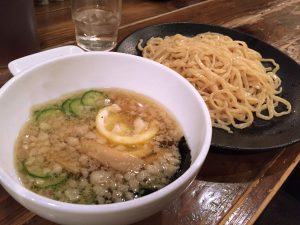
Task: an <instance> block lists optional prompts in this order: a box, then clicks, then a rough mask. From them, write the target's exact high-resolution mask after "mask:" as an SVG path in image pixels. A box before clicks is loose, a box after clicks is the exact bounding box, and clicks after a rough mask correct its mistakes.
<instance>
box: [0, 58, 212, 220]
mask: <svg viewBox="0 0 300 225" xmlns="http://www.w3.org/2000/svg"><path fill="white" fill-rule="evenodd" d="M110 87H118V88H124V89H129V90H133V91H136V92H138V93H142V94H145V95H147V96H149V97H151V98H153V99H155V100H157V101H158V102H160V103H161V104H163V105H164V106H165V107H166V108H167V109H168V110H169V111H170V112H172V113H173V115H174V116H175V117H176V118H177V120H178V122H179V123H180V124H181V126H182V128H183V131H184V135H185V137H186V139H187V143H188V145H189V147H190V149H191V155H192V164H191V166H190V168H189V169H188V170H187V171H186V172H185V173H184V174H183V175H182V176H180V177H179V178H178V179H177V180H175V181H174V182H172V183H171V184H169V185H168V186H166V187H164V188H162V189H161V190H159V191H156V192H154V193H152V194H149V195H147V196H144V197H141V198H139V199H135V200H131V201H127V202H122V203H113V204H108V205H78V204H69V203H63V202H58V201H55V200H51V199H48V198H45V197H42V196H39V195H37V194H35V193H33V192H31V191H29V190H27V189H26V188H24V187H23V186H22V184H21V182H20V180H19V179H18V176H17V173H16V170H15V166H14V144H15V141H16V137H17V135H18V133H19V131H20V128H21V127H22V126H23V124H24V123H25V121H26V120H27V119H28V117H29V112H30V108H31V106H33V105H35V104H38V103H42V102H45V101H47V100H49V99H54V98H57V97H59V96H61V95H62V94H65V93H68V92H72V91H75V90H80V89H87V88H110ZM0 108H1V110H0V130H1V132H0V155H1V157H0V181H1V184H2V185H3V187H4V188H5V189H6V190H7V191H8V192H9V193H10V195H11V196H13V197H14V198H15V199H16V200H17V201H18V202H19V203H21V204H22V205H23V206H25V207H26V208H28V209H29V210H31V211H32V212H34V213H36V214H37V215H39V216H41V217H44V218H46V219H48V220H51V221H54V222H57V223H60V224H73V225H74V224H89V225H91V224H105V225H109V224H130V223H133V222H136V221H138V220H141V219H143V218H145V217H148V216H150V215H152V214H154V213H156V212H158V211H159V210H161V209H162V208H163V207H164V206H166V204H168V203H169V202H170V201H171V200H173V199H175V198H176V197H178V195H179V194H180V193H181V192H183V191H184V190H185V188H186V187H187V186H188V185H189V184H190V183H191V182H192V180H193V179H194V178H195V176H196V175H197V173H198V171H199V169H200V167H201V165H202V164H203V162H204V159H205V157H206V155H207V152H208V149H209V146H210V141H211V133H212V129H211V123H210V117H209V112H208V109H207V107H206V105H205V103H204V101H203V100H202V98H201V97H200V96H199V94H198V93H197V91H196V90H195V89H194V88H193V87H192V85H190V84H189V83H188V82H187V81H186V80H185V79H183V78H182V77H181V76H179V75H178V74H177V73H176V72H174V71H172V70H171V69H168V68H167V67H165V66H162V65H160V64H158V63H156V62H153V61H150V60H147V59H144V58H141V57H137V56H131V55H126V54H122V53H111V52H108V53H107V52H105V53H104V52H103V53H95V52H90V53H79V54H76V55H73V56H65V57H61V58H59V59H54V60H51V61H48V62H46V63H42V64H41V65H38V66H36V67H34V68H31V69H29V70H27V71H26V72H24V73H20V74H19V75H18V76H16V77H14V78H12V79H11V80H10V81H8V82H7V83H6V84H5V85H4V86H3V87H2V88H1V89H0Z"/></svg>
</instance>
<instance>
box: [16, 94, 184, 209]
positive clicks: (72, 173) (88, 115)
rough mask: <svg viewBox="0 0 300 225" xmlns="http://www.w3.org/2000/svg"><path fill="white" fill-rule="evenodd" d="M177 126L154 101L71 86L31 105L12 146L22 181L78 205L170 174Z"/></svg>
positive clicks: (175, 161) (155, 185)
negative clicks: (75, 89)
mask: <svg viewBox="0 0 300 225" xmlns="http://www.w3.org/2000/svg"><path fill="white" fill-rule="evenodd" d="M182 137H183V131H182V129H181V127H180V126H179V124H178V122H177V121H176V120H175V118H174V117H173V116H172V115H171V114H170V113H169V112H168V111H167V110H166V109H165V108H164V107H163V106H161V105H160V104H159V103H157V102H156V101H154V100H152V99H150V98H148V97H146V96H143V95H140V94H137V93H133V92H130V91H126V90H122V89H103V90H89V91H80V92H76V93H71V94H69V95H65V96H62V97H61V98H59V99H55V100H52V101H49V102H47V103H45V104H43V105H39V106H35V107H33V109H32V115H31V118H30V119H29V120H28V122H27V123H26V124H25V125H24V127H23V128H22V130H21V132H20V134H19V137H18V139H17V142H16V146H15V161H16V167H17V171H18V174H19V176H20V180H21V181H22V183H23V184H24V186H25V187H27V188H28V189H30V190H32V191H34V192H36V193H38V194H40V195H43V196H45V197H48V198H51V199H55V200H59V201H63V202H70V203H78V204H108V203H114V202H123V201H127V200H132V199H135V198H138V197H141V196H143V195H146V194H148V193H151V192H153V191H156V190H158V189H160V188H162V187H164V186H166V185H167V184H169V183H170V182H172V180H174V179H175V177H176V176H177V174H178V172H179V171H180V166H181V163H182V155H181V154H180V151H179V141H180V140H181V139H182Z"/></svg>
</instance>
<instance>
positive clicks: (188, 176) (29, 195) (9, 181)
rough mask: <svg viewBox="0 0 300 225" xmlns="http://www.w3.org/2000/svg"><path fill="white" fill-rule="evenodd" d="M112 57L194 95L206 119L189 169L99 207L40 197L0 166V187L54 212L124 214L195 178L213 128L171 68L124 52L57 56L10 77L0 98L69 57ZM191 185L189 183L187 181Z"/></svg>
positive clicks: (201, 100) (186, 84)
mask: <svg viewBox="0 0 300 225" xmlns="http://www.w3.org/2000/svg"><path fill="white" fill-rule="evenodd" d="M107 54H109V55H112V56H116V57H129V58H133V59H134V60H140V61H145V62H146V63H148V64H153V65H154V66H156V67H157V66H158V67H161V68H162V69H163V70H166V71H167V72H168V73H169V74H170V75H172V76H174V77H176V79H179V80H180V82H181V83H183V84H184V86H185V88H188V89H189V91H190V92H191V93H192V94H193V95H194V96H195V98H196V99H197V102H198V103H199V105H200V106H201V109H202V110H203V115H204V117H205V123H203V125H205V130H206V132H205V136H204V138H203V140H204V141H203V144H202V145H201V146H199V149H200V152H199V154H198V155H197V156H196V157H195V159H194V162H193V163H192V164H191V166H190V167H189V168H188V169H187V170H186V171H185V173H183V174H182V175H181V176H180V177H179V178H177V179H176V180H174V181H173V182H171V183H170V184H168V185H166V186H165V187H163V188H162V189H160V190H157V191H155V192H153V193H151V194H148V195H146V196H142V197H140V198H137V199H133V200H128V201H125V202H119V203H111V204H99V205H83V204H76V203H66V202H60V201H57V200H52V199H50V198H47V197H44V196H41V195H39V194H36V193H34V192H32V191H30V190H28V189H27V188H25V187H24V186H23V185H22V184H21V183H19V182H16V181H15V180H14V179H13V178H11V177H10V176H9V175H8V174H7V173H6V172H5V171H4V169H3V168H2V167H0V183H1V184H2V186H3V187H4V188H5V189H6V190H7V191H8V192H12V193H14V194H16V196H18V197H22V198H23V199H26V200H27V201H30V202H33V203H34V202H35V203H36V204H38V205H42V206H43V207H46V208H49V209H52V210H56V211H64V212H69V213H74V212H75V213H78V214H94V213H112V212H117V211H118V212H120V211H127V210H130V209H134V208H138V207H140V206H142V205H147V204H149V203H151V202H155V201H156V200H157V199H160V198H162V197H163V196H164V195H166V194H168V193H172V192H174V191H175V190H176V189H177V188H179V187H180V186H181V184H182V183H184V182H186V181H189V180H192V179H193V177H194V176H196V175H197V174H196V173H197V171H199V170H200V168H201V166H202V164H203V162H204V160H205V158H206V156H207V154H208V151H209V147H210V143H211V137H212V127H211V120H210V115H209V111H208V108H207V106H206V104H205V102H204V100H203V99H202V97H201V96H200V95H199V93H198V92H197V90H196V89H195V88H194V87H193V86H192V85H191V84H190V83H189V82H188V81H187V80H186V79H184V78H183V77H182V76H180V75H179V74H178V73H177V72H175V71H173V70H172V69H170V68H168V67H166V66H164V65H162V64H160V63H157V62H155V61H152V60H150V59H146V58H142V57H138V56H134V55H129V54H125V53H119V52H83V53H78V54H74V55H68V56H63V57H59V58H56V59H52V60H49V61H46V62H43V63H41V64H38V65H35V66H33V67H31V68H29V69H28V70H25V71H23V72H21V73H20V74H19V75H18V76H15V77H13V78H11V79H10V80H9V81H8V82H6V83H5V84H4V85H3V86H2V87H1V88H0V98H1V96H2V94H3V93H4V92H5V91H6V90H7V89H8V88H10V86H12V85H13V84H14V83H15V82H18V81H19V80H22V79H26V77H28V76H30V74H31V73H32V72H33V71H35V70H37V69H39V68H41V67H44V66H47V65H49V64H50V65H51V64H53V63H56V62H58V61H61V60H68V59H70V58H76V57H79V58H80V57H88V56H91V57H94V56H95V57H97V56H98V55H99V56H104V57H105V55H107ZM190 183H191V182H190Z"/></svg>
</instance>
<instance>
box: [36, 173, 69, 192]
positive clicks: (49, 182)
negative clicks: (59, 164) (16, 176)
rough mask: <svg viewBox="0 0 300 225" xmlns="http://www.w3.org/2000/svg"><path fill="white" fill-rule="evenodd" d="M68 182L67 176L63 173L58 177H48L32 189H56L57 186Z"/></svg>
mask: <svg viewBox="0 0 300 225" xmlns="http://www.w3.org/2000/svg"><path fill="white" fill-rule="evenodd" d="M67 180H68V175H67V174H65V173H63V174H61V175H59V176H52V177H49V178H47V179H45V180H43V182H39V183H36V184H34V185H33V187H34V188H39V189H40V188H43V189H44V188H56V187H57V186H58V185H61V184H63V183H65V182H66V181H67Z"/></svg>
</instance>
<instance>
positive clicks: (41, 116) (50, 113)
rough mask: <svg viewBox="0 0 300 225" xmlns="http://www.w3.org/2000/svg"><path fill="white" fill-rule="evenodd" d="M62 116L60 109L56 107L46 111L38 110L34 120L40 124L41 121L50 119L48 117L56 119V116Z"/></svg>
mask: <svg viewBox="0 0 300 225" xmlns="http://www.w3.org/2000/svg"><path fill="white" fill-rule="evenodd" d="M61 115H63V114H62V111H61V109H60V108H58V107H51V108H46V109H43V110H40V111H38V112H36V113H35V120H36V121H37V122H41V121H42V120H45V119H47V118H50V117H58V116H61Z"/></svg>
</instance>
